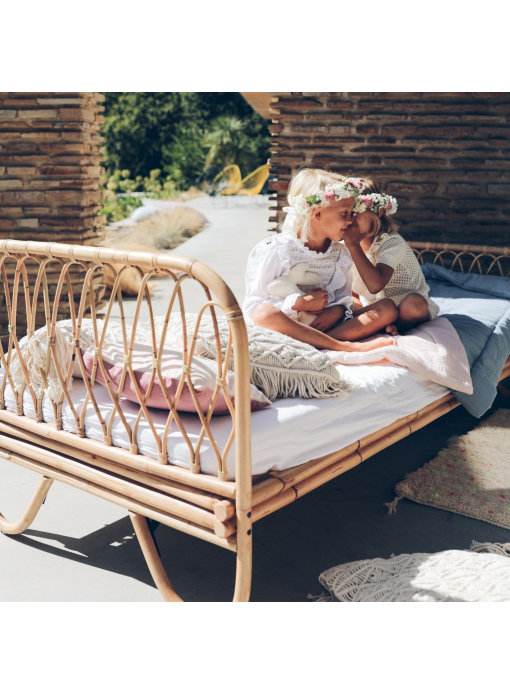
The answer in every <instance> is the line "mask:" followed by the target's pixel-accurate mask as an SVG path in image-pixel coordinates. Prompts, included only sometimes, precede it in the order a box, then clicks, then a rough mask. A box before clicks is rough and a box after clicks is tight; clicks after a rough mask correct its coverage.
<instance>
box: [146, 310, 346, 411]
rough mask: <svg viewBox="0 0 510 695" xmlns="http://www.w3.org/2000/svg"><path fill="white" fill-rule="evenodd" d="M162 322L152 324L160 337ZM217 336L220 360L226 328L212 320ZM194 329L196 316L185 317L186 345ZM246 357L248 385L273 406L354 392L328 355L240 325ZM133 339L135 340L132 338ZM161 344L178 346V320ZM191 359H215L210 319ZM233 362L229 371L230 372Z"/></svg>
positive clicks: (220, 321) (203, 322)
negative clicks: (244, 332) (245, 340)
mask: <svg viewBox="0 0 510 695" xmlns="http://www.w3.org/2000/svg"><path fill="white" fill-rule="evenodd" d="M163 321H164V319H162V318H159V317H158V318H156V319H155V323H156V332H157V333H159V334H160V330H161V328H162V326H163ZM217 321H218V332H219V336H220V347H221V353H222V357H223V358H224V357H225V351H226V348H227V341H228V322H227V320H226V319H225V318H218V319H217ZM195 326H196V315H195V314H186V328H187V334H188V341H191V337H192V336H193V333H194V329H195ZM246 329H247V331H248V344H249V352H250V372H251V376H250V381H251V382H252V384H255V386H257V388H259V389H260V390H261V391H262V393H263V394H264V395H265V396H266V397H267V398H269V400H270V401H274V400H276V399H277V398H293V397H294V398H331V397H332V396H346V395H348V394H350V393H351V392H352V391H353V390H354V388H355V386H354V384H353V383H352V382H351V381H349V380H348V379H346V378H345V377H343V376H340V373H339V372H338V370H337V369H336V368H335V366H334V364H333V362H332V361H331V359H330V357H329V356H328V355H325V354H324V353H322V352H320V351H319V350H316V349H315V348H314V347H312V346H311V345H306V344H305V343H301V342H299V341H298V340H294V339H293V338H289V337H288V336H286V335H282V334H281V333H276V332H275V331H271V330H269V329H268V328H262V327H260V326H255V325H254V324H253V323H251V322H250V321H247V322H246ZM137 335H138V334H137ZM165 343H166V344H167V345H169V344H172V345H175V346H177V347H181V346H182V320H181V317H180V315H175V314H174V315H172V316H171V318H170V322H169V326H168V332H167V338H166V341H165ZM195 354H197V355H200V356H201V357H208V358H209V359H216V338H215V332H214V326H213V322H212V318H211V317H210V316H204V317H203V318H202V320H201V322H200V327H199V331H198V339H197V342H196V347H195ZM233 367H234V364H233V360H232V361H231V363H230V369H233Z"/></svg>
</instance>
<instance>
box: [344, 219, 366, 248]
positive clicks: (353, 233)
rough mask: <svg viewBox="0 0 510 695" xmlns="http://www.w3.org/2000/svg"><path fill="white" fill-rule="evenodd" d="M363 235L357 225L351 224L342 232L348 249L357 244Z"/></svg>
mask: <svg viewBox="0 0 510 695" xmlns="http://www.w3.org/2000/svg"><path fill="white" fill-rule="evenodd" d="M362 239H363V237H362V236H361V234H360V231H359V229H358V226H357V225H356V224H351V226H350V227H348V228H347V229H346V230H345V232H344V243H345V245H346V246H347V248H348V249H349V250H350V249H351V248H352V247H353V246H359V245H360V244H361V240H362Z"/></svg>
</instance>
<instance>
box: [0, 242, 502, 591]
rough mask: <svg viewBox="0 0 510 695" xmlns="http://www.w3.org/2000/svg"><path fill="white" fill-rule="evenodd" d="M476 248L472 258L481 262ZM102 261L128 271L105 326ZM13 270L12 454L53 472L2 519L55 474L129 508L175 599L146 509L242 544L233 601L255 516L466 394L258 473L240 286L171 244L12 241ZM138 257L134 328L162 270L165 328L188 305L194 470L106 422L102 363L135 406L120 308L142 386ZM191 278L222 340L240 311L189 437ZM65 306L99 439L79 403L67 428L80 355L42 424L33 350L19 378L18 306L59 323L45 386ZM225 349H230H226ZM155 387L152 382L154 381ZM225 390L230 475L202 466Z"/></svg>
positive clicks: (156, 367) (494, 254)
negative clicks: (100, 395) (131, 301)
mask: <svg viewBox="0 0 510 695" xmlns="http://www.w3.org/2000/svg"><path fill="white" fill-rule="evenodd" d="M413 246H414V248H415V252H416V253H417V255H418V258H419V259H420V261H421V262H425V261H427V262H436V263H442V264H447V265H448V266H450V267H453V269H455V270H461V271H462V272H464V271H465V270H470V271H471V272H490V273H494V272H498V274H501V275H504V274H506V265H505V264H506V263H507V261H508V260H509V249H499V248H491V247H483V248H482V247H465V246H455V245H437V244H436V245H434V244H413ZM467 259H469V260H468V262H467ZM28 263H37V264H38V265H39V271H38V275H37V280H36V282H35V285H34V286H33V287H31V286H30V285H29V281H28V273H27V272H26V265H27V264H28ZM73 264H79V265H81V266H82V267H83V268H84V269H85V273H86V274H85V282H84V286H83V290H82V294H81V299H80V302H79V305H78V306H77V307H75V306H74V303H73V295H72V287H71V282H70V274H69V269H70V267H71V266H72V265H73ZM9 266H10V267H9ZM102 266H109V267H110V268H111V270H112V272H113V273H114V274H115V275H116V278H117V280H116V283H115V286H114V288H113V291H112V295H111V297H110V300H109V302H108V304H107V306H106V309H105V310H104V316H103V319H102V320H103V323H102V324H100V323H99V316H98V312H97V310H96V307H95V304H94V302H95V294H94V292H93V283H92V280H93V278H94V274H95V273H98V272H101V267H102ZM0 267H1V272H2V276H3V282H4V296H5V303H6V307H7V309H8V315H9V317H10V325H9V337H8V340H7V344H5V341H4V344H2V345H1V346H0V359H1V366H2V369H3V371H4V376H3V379H2V382H1V386H0V457H3V458H6V459H9V460H11V461H13V462H14V463H17V464H20V465H22V466H25V467H27V468H29V469H31V470H34V471H36V472H37V473H40V474H41V476H42V480H41V483H40V485H39V487H38V489H37V491H36V493H35V495H34V497H33V499H32V501H31V502H30V504H29V506H28V508H27V510H26V512H25V513H24V515H23V516H22V517H21V519H19V520H18V521H17V522H9V521H7V520H6V519H5V518H4V517H2V516H1V515H0V530H2V531H3V532H4V533H21V532H23V531H24V530H26V529H27V528H28V527H29V526H30V524H31V523H32V521H33V520H34V518H35V515H36V514H37V511H38V510H39V508H40V506H41V504H42V502H43V501H44V499H45V497H46V495H47V493H48V490H49V488H50V486H51V484H52V482H53V480H59V481H61V482H65V483H67V484H69V485H71V486H74V487H77V488H79V489H82V490H85V491H87V492H90V493H91V494H93V495H96V496H98V497H101V498H103V499H106V500H108V501H111V502H113V503H114V504H117V505H119V506H121V507H124V508H125V509H127V510H128V511H129V513H130V515H131V518H132V520H133V524H134V527H135V530H136V533H137V537H138V539H139V541H140V544H141V546H142V550H143V552H144V555H145V557H146V560H147V563H148V565H149V568H150V571H151V573H152V576H153V578H154V580H155V583H156V586H157V587H158V588H159V590H160V591H161V593H162V595H163V596H164V598H165V599H166V600H169V601H177V600H180V599H179V597H178V596H177V594H176V593H175V591H174V589H173V587H172V585H171V583H170V581H169V580H168V577H167V576H166V573H165V571H164V569H163V566H162V564H161V561H160V559H159V557H158V554H157V552H156V550H155V546H154V542H153V539H152V536H151V534H150V532H149V529H148V526H147V522H146V519H147V518H149V519H154V520H156V521H159V522H161V523H163V524H166V525H167V526H171V527H173V528H175V529H178V530H181V531H184V532H185V533H188V534H191V535H193V536H196V537H198V538H202V539H203V540H207V541H209V542H211V543H214V544H216V545H219V546H221V547H224V548H227V549H229V550H232V551H233V552H235V553H236V554H237V570H236V587H235V593H234V600H235V601H247V600H248V599H249V594H250V587H251V564H252V547H251V542H252V536H251V534H252V523H253V522H254V521H258V520H259V519H262V518H263V517H265V516H267V515H268V514H270V513H271V512H273V511H276V510H277V509H280V508H281V507H283V506H285V505H287V504H290V503H291V502H293V501H294V500H296V499H297V498H298V497H301V496H303V495H304V494H306V493H307V492H310V491H311V490H314V489H315V488H317V487H319V486H320V485H322V484H323V483H325V482H327V481H329V480H331V479H332V478H334V477H336V476H338V475H340V474H341V473H344V472H345V471H347V470H349V469H350V468H353V467H354V466H356V465H358V464H360V463H361V462H362V461H364V460H366V459H367V458H369V457H370V456H372V455H373V454H375V453H377V452H378V451H381V450H382V449H385V448H386V447H388V446H390V445H391V444H392V443H393V442H395V441H398V440H399V439H402V438H403V437H406V436H407V435H409V434H411V433H412V432H414V431H416V430H417V429H420V428H421V427H424V426H425V425H426V424H428V423H429V422H432V421H433V420H435V419H437V418H438V417H441V415H443V414H445V413H447V412H449V411H450V410H451V409H452V408H455V407H456V406H457V405H459V403H458V401H457V400H456V399H455V397H454V396H453V395H452V394H447V395H446V396H445V397H443V398H441V399H439V400H437V401H435V402H434V403H432V404H430V405H429V406H427V407H426V408H423V409H422V410H420V411H418V412H416V413H413V414H411V415H408V416H407V417H405V418H401V419H400V420H397V421H396V422H394V423H393V424H392V425H390V426H388V427H386V428H384V429H383V430H379V431H378V432H375V433H373V434H371V435H368V436H367V437H364V438H363V439H361V440H359V441H356V442H353V443H352V444H351V445H349V446H347V447H344V448H343V449H341V450H340V451H337V452H335V453H333V454H330V455H329V456H325V457H322V458H320V459H316V460H313V461H309V462H308V463H305V464H303V465H301V466H297V467H295V468H292V469H289V470H287V471H285V472H272V473H269V474H267V475H264V476H258V477H257V478H252V474H251V442H250V421H251V412H250V399H249V385H250V379H249V355H248V344H247V334H246V327H245V324H244V320H243V317H242V313H241V311H240V309H239V306H238V304H237V302H236V300H235V298H234V296H233V294H232V293H231V291H230V290H229V288H228V287H227V285H226V284H225V283H224V282H223V280H222V279H221V278H220V277H219V276H218V275H217V274H216V273H214V272H213V271H212V270H210V269H209V268H207V267H206V266H204V265H203V264H202V263H199V262H198V261H193V260H191V259H187V258H180V257H177V256H169V255H165V254H158V255H150V254H144V253H134V252H130V253H127V252H123V251H113V250H109V249H103V248H89V247H79V246H66V245H61V244H41V243H32V242H28V243H27V242H17V241H3V242H0ZM129 267H133V268H136V269H137V270H138V272H139V274H140V278H141V290H140V293H139V296H138V298H137V300H136V305H135V312H134V318H133V321H132V325H133V327H136V325H137V323H138V322H139V321H140V320H142V318H143V317H144V313H145V315H146V316H147V317H148V320H149V323H150V324H151V325H152V327H154V321H153V319H154V315H153V310H152V304H151V298H150V293H149V292H148V289H147V283H148V281H149V280H150V279H151V278H152V277H153V276H166V277H168V278H169V279H170V280H171V282H172V283H173V284H172V288H171V290H170V292H169V299H168V306H167V312H166V320H165V324H164V326H168V320H169V317H170V315H171V313H172V310H174V309H176V310H177V311H178V312H180V314H181V316H182V318H183V320H182V326H183V335H184V349H183V355H184V357H183V370H182V376H181V382H180V385H179V389H178V391H177V394H176V396H175V399H174V400H172V398H171V397H170V395H169V394H166V396H167V399H168V407H169V416H168V421H167V426H166V429H165V436H166V435H167V434H168V432H169V431H170V428H171V427H176V428H179V429H180V431H181V433H182V435H183V437H184V438H185V439H187V441H188V442H189V444H188V446H189V453H190V470H187V469H184V468H181V467H178V466H174V465H171V464H170V463H169V461H168V459H167V454H166V440H165V436H163V437H157V433H156V432H155V430H154V434H155V436H156V438H157V441H158V445H159V458H158V460H154V459H152V458H149V457H147V456H143V455H141V454H140V453H138V449H137V446H136V441H137V440H136V427H135V428H133V430H131V429H130V428H129V426H128V425H127V422H126V423H125V427H126V432H127V434H128V436H129V438H130V442H131V445H130V450H129V451H125V450H123V449H120V448H118V447H116V446H113V444H112V437H111V431H110V430H109V429H108V426H107V425H106V424H105V422H104V420H103V418H102V415H101V413H100V411H99V409H98V407H97V403H96V402H95V399H94V384H95V376H96V375H97V373H98V370H101V373H102V374H103V377H105V380H106V383H107V387H108V392H109V394H110V397H111V399H112V405H113V408H114V409H115V411H116V412H117V413H118V414H119V416H120V417H121V418H122V409H121V407H120V404H119V401H118V398H117V397H116V395H115V393H114V391H113V388H112V387H111V384H110V385H109V380H108V375H107V373H106V370H105V368H104V364H103V358H102V346H103V341H104V336H105V333H106V326H107V325H108V322H109V321H110V320H111V316H112V310H113V307H114V305H115V306H118V307H119V309H120V317H121V324H122V326H123V341H124V349H125V362H124V370H123V378H122V382H121V383H122V384H123V383H124V378H125V377H126V375H128V374H130V375H131V376H132V380H133V383H136V379H135V378H134V375H133V373H132V364H131V359H132V349H133V341H134V334H135V331H134V330H133V331H132V337H131V338H130V337H129V335H128V331H127V330H126V319H125V313H124V310H123V307H124V304H123V297H122V293H121V290H120V279H121V277H122V273H123V272H124V271H125V269H127V268H129ZM56 268H57V270H58V272H59V274H60V275H59V277H60V280H59V284H58V288H57V293H56V296H55V297H49V294H48V283H47V277H46V275H47V273H48V272H49V271H51V272H52V273H55V272H57V271H56V270H55V269H56ZM509 270H510V269H509ZM186 282H194V283H199V284H200V285H201V287H202V289H203V292H204V305H203V307H202V310H201V311H200V312H199V317H200V318H201V317H203V315H204V313H205V312H208V313H209V314H210V315H211V316H212V319H213V323H214V325H215V327H216V339H217V340H218V341H219V336H218V330H217V324H216V318H217V316H218V315H224V316H225V317H226V318H227V320H228V325H229V336H230V338H229V344H228V346H227V350H226V353H225V354H224V356H223V358H221V357H219V358H218V375H219V376H218V380H217V388H216V389H215V392H214V395H213V404H212V405H211V408H210V411H209V412H208V413H207V414H205V415H202V414H200V409H199V408H197V410H198V412H199V414H200V418H201V423H202V433H201V435H200V437H199V438H198V442H197V443H196V444H195V445H193V444H192V443H191V441H190V438H189V437H187V433H186V431H185V428H184V426H183V424H182V421H181V420H180V418H179V412H178V410H177V407H176V406H177V405H178V400H179V397H180V394H181V393H182V389H183V387H184V384H187V386H188V388H189V389H190V391H191V393H192V395H193V397H194V399H196V393H195V392H194V389H193V384H192V383H191V379H190V366H191V364H192V360H193V353H194V344H195V340H196V337H197V331H198V325H197V327H196V329H195V331H194V334H193V335H190V336H188V335H187V334H186V322H185V320H184V312H185V301H184V292H183V284H184V283H186ZM115 302H117V304H115ZM63 303H66V304H67V306H69V307H71V321H72V329H73V337H74V343H73V362H74V361H77V362H78V364H79V366H80V370H81V373H82V377H83V379H84V382H85V383H86V385H87V392H88V398H89V399H90V403H91V404H92V405H93V406H94V407H95V409H96V412H97V414H98V417H99V418H100V420H101V421H102V424H103V442H97V441H94V440H91V439H88V438H87V437H86V436H85V428H84V423H83V420H82V419H81V418H80V416H79V414H78V413H75V415H76V418H75V419H76V429H77V432H78V434H72V433H69V432H66V431H64V429H63V427H62V405H63V403H64V401H67V403H68V404H69V406H70V407H71V408H72V407H73V406H72V399H71V395H70V393H69V390H68V385H69V381H70V379H71V374H72V365H71V367H70V368H69V369H68V370H67V372H66V373H63V370H62V369H61V368H60V366H58V360H56V359H55V360H54V361H55V363H56V364H57V369H56V371H57V375H56V376H57V378H58V383H59V384H60V386H61V399H60V401H59V402H57V403H56V404H55V407H54V414H55V422H54V424H48V423H47V422H44V421H43V417H42V409H41V408H42V390H41V391H40V392H36V389H35V388H34V386H33V384H32V383H31V376H30V375H31V374H32V373H33V372H31V371H30V366H29V365H28V364H27V363H26V362H25V361H24V360H23V359H21V360H20V365H19V367H18V368H21V369H22V372H23V376H24V379H23V385H22V388H21V390H18V391H16V389H15V388H14V386H15V385H14V381H13V378H12V374H11V367H12V362H13V356H14V354H15V352H17V353H18V354H21V353H20V350H19V341H20V339H21V336H18V335H17V333H16V317H17V316H18V315H19V312H20V311H22V312H24V313H25V314H26V317H27V319H28V326H29V335H31V334H33V332H34V331H35V330H36V329H37V328H39V327H41V326H42V327H45V328H46V331H47V336H48V338H49V339H48V341H47V350H46V356H47V361H46V364H45V368H44V369H43V370H42V374H41V379H42V383H43V385H46V384H47V380H48V378H49V375H50V355H53V357H54V358H56V356H57V351H56V349H57V348H56V340H57V339H58V336H57V335H56V331H57V329H56V325H57V321H58V320H59V318H60V314H59V307H60V306H61V305H62V304H63ZM86 316H88V317H89V318H90V319H91V320H92V322H93V326H94V334H95V343H94V344H95V346H96V349H95V358H94V369H93V371H92V374H91V375H90V376H89V375H88V374H87V372H86V370H85V367H84V364H83V358H82V353H81V349H80V335H81V330H82V325H83V322H84V319H85V317H86ZM165 330H166V329H165V327H163V331H162V333H161V335H159V336H157V335H156V331H155V330H152V336H153V340H152V349H153V376H152V380H153V381H154V379H155V377H156V375H158V376H159V377H160V382H161V383H162V382H163V379H162V378H161V372H160V369H161V367H160V358H161V354H162V349H163V344H164V341H165V335H166V333H165ZM218 345H219V342H218ZM230 352H232V354H233V359H234V371H235V374H236V380H235V407H234V406H233V404H232V401H231V399H230V398H229V396H228V393H227V392H226V388H225V381H224V378H223V376H224V374H225V371H226V369H227V365H228V364H229V360H230ZM218 355H221V350H219V349H218ZM506 376H510V360H509V361H507V363H506V365H505V368H504V370H503V373H502V375H501V378H502V379H503V378H505V377H506ZM9 387H10V388H11V390H12V391H14V393H15V394H16V396H15V398H16V413H14V412H11V411H10V410H7V409H6V407H5V392H6V389H7V388H9ZM24 392H25V394H26V395H27V394H28V398H29V399H30V402H31V403H32V404H33V407H34V411H35V413H36V419H33V418H30V417H27V416H26V415H25V414H24V410H23V404H24V400H23V394H24ZM148 393H150V389H149V392H148ZM220 393H222V394H223V396H224V398H225V401H226V402H227V404H228V406H229V412H230V417H231V419H232V431H231V437H230V439H229V441H228V443H227V446H226V447H225V450H223V451H220V450H219V448H218V447H216V449H215V452H216V458H217V464H218V470H217V475H215V476H214V475H206V474H204V473H203V472H202V471H201V469H200V446H201V442H203V440H204V437H206V436H207V437H208V438H209V439H210V440H212V441H214V438H213V435H212V432H211V430H210V428H209V422H210V418H211V415H212V409H213V408H214V402H215V400H216V398H217V397H218V395H219V394H220ZM138 396H139V400H140V402H141V409H140V416H139V418H140V419H141V418H145V419H146V420H147V422H148V423H149V426H150V425H151V415H150V409H148V408H147V407H146V404H145V403H146V400H147V399H148V394H147V395H146V396H143V395H142V394H141V393H139V394H138ZM196 402H197V401H196V400H195V403H196ZM137 424H138V422H137ZM234 434H235V437H234ZM232 445H233V446H234V453H235V476H236V477H235V482H232V481H229V480H228V479H227V477H228V476H227V469H226V457H227V454H228V450H229V448H230V446H232Z"/></svg>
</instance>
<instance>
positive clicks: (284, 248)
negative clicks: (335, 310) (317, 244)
mask: <svg viewBox="0 0 510 695" xmlns="http://www.w3.org/2000/svg"><path fill="white" fill-rule="evenodd" d="M298 263H308V270H309V271H311V272H314V273H317V274H318V275H320V277H321V280H322V281H321V283H320V287H321V288H322V289H324V290H328V303H327V304H326V307H330V306H337V305H339V304H343V305H344V306H345V316H346V317H351V316H352V305H353V301H352V297H351V282H352V278H351V273H350V269H351V267H352V265H353V263H352V258H351V254H350V253H349V251H348V249H347V248H346V247H345V246H344V245H343V244H341V243H340V242H338V241H332V242H331V244H330V245H329V248H328V249H327V250H326V251H324V253H320V252H317V251H312V250H311V249H309V248H308V247H307V246H305V244H303V242H302V241H301V240H300V239H298V237H296V236H294V235H291V234H284V233H282V234H276V235H274V236H272V237H269V238H268V239H263V240H262V241H261V242H259V243H258V244H257V246H255V248H254V249H253V250H252V252H251V253H250V255H249V257H248V265H247V268H246V297H245V300H244V302H243V313H244V315H245V317H246V318H248V319H252V318H253V314H254V312H255V309H256V307H257V306H258V305H259V304H261V303H263V302H267V303H269V304H273V306H276V307H278V309H280V310H281V311H283V313H284V314H287V316H290V317H291V318H293V319H297V317H298V312H297V311H295V310H294V309H292V307H293V306H294V304H295V303H296V300H297V299H298V297H300V296H301V294H292V295H289V296H288V297H286V298H285V299H280V298H279V297H275V296H273V295H270V294H269V293H268V291H267V286H268V284H269V283H270V282H272V281H273V280H276V278H279V277H280V276H282V275H288V273H289V271H290V270H291V268H293V267H294V266H296V265H298ZM316 286H318V284H316V285H313V286H312V285H310V286H306V285H299V289H300V290H302V291H303V292H307V291H308V290H310V289H312V287H316Z"/></svg>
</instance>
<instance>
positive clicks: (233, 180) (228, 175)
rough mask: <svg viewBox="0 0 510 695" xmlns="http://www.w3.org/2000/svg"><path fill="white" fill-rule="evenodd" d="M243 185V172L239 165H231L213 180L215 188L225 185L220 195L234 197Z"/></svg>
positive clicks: (219, 192)
mask: <svg viewBox="0 0 510 695" xmlns="http://www.w3.org/2000/svg"><path fill="white" fill-rule="evenodd" d="M240 184H241V170H240V169H239V167H238V166H237V164H229V165H228V166H226V167H225V168H224V169H223V171H220V173H219V174H218V176H216V178H215V179H213V182H212V185H213V188H215V187H219V186H221V185H223V188H222V189H221V190H220V191H218V195H234V194H235V193H236V191H237V189H238V188H239V186H240Z"/></svg>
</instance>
